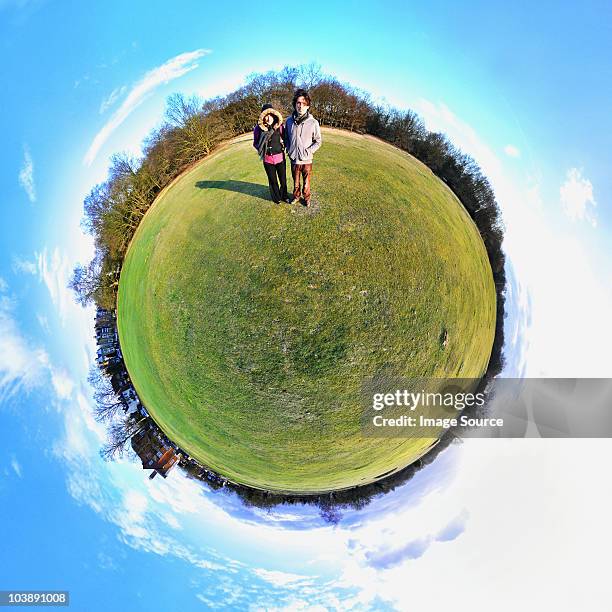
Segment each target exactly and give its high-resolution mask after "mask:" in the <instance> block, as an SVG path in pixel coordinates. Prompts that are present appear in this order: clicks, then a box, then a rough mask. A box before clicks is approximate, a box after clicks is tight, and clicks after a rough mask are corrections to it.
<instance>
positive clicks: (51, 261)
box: [14, 247, 74, 325]
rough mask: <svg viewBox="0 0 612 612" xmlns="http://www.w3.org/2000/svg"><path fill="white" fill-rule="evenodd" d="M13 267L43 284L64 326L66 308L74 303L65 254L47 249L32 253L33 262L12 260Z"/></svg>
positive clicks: (68, 266) (69, 271)
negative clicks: (36, 276)
mask: <svg viewBox="0 0 612 612" xmlns="http://www.w3.org/2000/svg"><path fill="white" fill-rule="evenodd" d="M14 266H15V268H16V269H17V270H20V271H22V272H25V273H28V274H33V275H36V274H38V278H39V280H40V281H41V282H43V283H44V284H45V285H46V287H47V289H48V291H49V295H50V297H51V301H52V302H53V305H54V306H55V307H56V309H57V311H58V314H59V317H60V320H61V322H62V325H65V323H66V318H67V314H68V307H69V305H70V304H73V303H74V300H73V298H72V295H71V293H70V291H71V290H70V289H69V288H68V281H69V280H70V276H71V274H72V265H71V263H70V260H69V259H68V257H67V255H66V253H63V252H60V250H59V248H58V247H55V249H53V252H52V253H49V252H48V250H47V247H44V248H43V250H42V251H41V252H40V253H39V252H36V253H34V261H27V260H23V259H19V258H15V259H14Z"/></svg>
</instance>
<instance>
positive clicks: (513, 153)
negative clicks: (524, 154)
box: [504, 144, 521, 157]
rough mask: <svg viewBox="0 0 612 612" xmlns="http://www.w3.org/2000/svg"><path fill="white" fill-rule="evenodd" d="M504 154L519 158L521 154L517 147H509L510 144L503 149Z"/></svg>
mask: <svg viewBox="0 0 612 612" xmlns="http://www.w3.org/2000/svg"><path fill="white" fill-rule="evenodd" d="M504 153H505V154H506V155H508V156H509V157H520V156H521V152H520V150H519V149H518V147H515V146H514V145H511V144H507V145H506V146H505V147H504Z"/></svg>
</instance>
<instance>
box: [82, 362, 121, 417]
mask: <svg viewBox="0 0 612 612" xmlns="http://www.w3.org/2000/svg"><path fill="white" fill-rule="evenodd" d="M87 380H88V381H89V383H90V384H91V385H92V387H93V388H94V396H93V399H94V404H95V405H94V418H95V419H96V421H98V422H100V423H101V422H109V421H113V420H115V419H116V418H117V417H118V416H120V415H121V414H122V413H123V412H124V411H125V408H126V404H125V403H124V401H123V399H122V398H121V397H120V396H119V395H117V393H116V392H115V390H114V389H113V385H112V383H111V381H110V379H109V378H108V377H107V376H105V375H104V374H103V373H102V371H101V370H100V368H99V367H98V366H97V365H96V364H94V365H93V366H92V367H91V369H90V371H89V377H88V379H87Z"/></svg>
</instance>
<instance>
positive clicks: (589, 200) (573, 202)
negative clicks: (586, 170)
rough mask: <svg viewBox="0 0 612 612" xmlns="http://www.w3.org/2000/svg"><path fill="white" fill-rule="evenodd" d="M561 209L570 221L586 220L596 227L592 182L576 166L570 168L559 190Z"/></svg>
mask: <svg viewBox="0 0 612 612" xmlns="http://www.w3.org/2000/svg"><path fill="white" fill-rule="evenodd" d="M559 193H560V195H561V204H562V206H563V211H564V212H565V214H566V215H567V216H568V218H569V219H571V220H572V221H588V222H589V223H590V224H591V225H592V226H593V227H597V219H596V217H595V214H594V212H593V208H595V206H597V202H595V198H594V197H593V184H592V183H591V181H589V179H587V178H585V177H583V176H582V172H581V171H580V170H579V169H578V168H570V169H569V170H568V171H567V176H566V179H565V182H564V183H563V185H561V188H560V190H559Z"/></svg>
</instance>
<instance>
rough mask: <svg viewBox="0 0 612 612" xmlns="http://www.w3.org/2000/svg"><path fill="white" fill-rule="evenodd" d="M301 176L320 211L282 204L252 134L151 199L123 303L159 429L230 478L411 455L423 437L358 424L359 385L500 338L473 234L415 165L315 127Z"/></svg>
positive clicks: (462, 367)
mask: <svg viewBox="0 0 612 612" xmlns="http://www.w3.org/2000/svg"><path fill="white" fill-rule="evenodd" d="M288 179H289V183H291V179H290V171H288ZM312 180H313V193H314V198H316V202H317V205H318V209H315V210H314V211H306V210H305V209H303V208H302V207H300V206H296V205H294V206H290V205H288V204H281V205H276V204H274V203H272V202H271V201H270V200H269V194H268V187H267V184H266V179H265V174H264V172H263V167H262V164H261V162H260V160H259V158H258V157H257V154H256V152H255V150H254V149H253V147H252V146H251V140H250V138H247V137H242V138H239V139H236V140H234V141H232V142H231V143H229V144H227V145H225V146H224V147H223V148H222V149H220V150H219V151H218V152H216V153H214V154H213V155H212V156H211V157H209V158H207V159H205V160H204V161H202V162H201V163H199V164H197V165H196V166H195V167H194V168H192V169H191V170H190V171H188V172H186V173H185V174H183V175H182V176H181V177H179V178H178V179H177V180H176V181H175V182H174V183H173V184H172V185H171V186H170V187H169V188H168V189H166V190H164V192H163V193H162V194H161V195H160V197H158V198H157V200H156V201H155V203H154V204H153V206H152V207H151V209H150V210H149V211H148V213H147V214H146V216H145V218H144V219H143V221H142V223H141V224H140V227H139V228H138V230H137V232H136V234H135V236H134V239H133V240H132V243H131V245H130V248H129V250H128V253H127V256H126V258H125V262H124V266H123V270H122V273H121V279H120V286H119V296H118V323H119V335H120V341H121V347H122V351H123V354H124V358H125V362H126V366H127V368H128V371H129V373H130V376H131V378H132V381H133V383H134V385H135V387H136V390H137V392H138V394H139V395H140V398H141V400H142V401H143V403H144V405H145V406H146V408H147V410H148V411H149V412H150V414H151V415H152V416H153V418H154V419H155V421H156V422H157V423H158V424H159V426H160V427H161V428H162V430H163V431H164V432H165V433H166V435H168V437H169V438H170V439H172V440H173V441H174V442H176V443H177V444H178V445H180V446H181V447H182V448H183V449H184V450H185V451H187V452H188V453H189V454H191V455H192V456H193V457H195V458H196V459H198V460H199V461H201V462H202V463H203V464H205V465H206V466H209V467H210V468H212V469H214V470H215V471H217V472H218V473H219V474H221V475H223V476H226V477H228V478H229V479H231V480H233V481H235V482H238V483H242V484H246V485H250V486H254V487H259V488H263V489H268V490H274V491H284V492H294V493H296V492H320V491H329V490H334V489H340V488H345V487H350V486H354V485H359V484H366V483H369V482H372V481H373V480H376V478H378V477H380V476H381V475H382V474H385V473H389V472H392V471H395V470H397V469H400V468H402V467H404V466H406V465H408V464H410V463H412V462H413V461H414V460H416V459H417V458H418V457H420V456H421V455H422V454H423V452H425V450H426V449H427V448H428V447H429V446H430V445H431V442H432V440H431V439H429V440H428V439H398V438H385V439H381V438H369V437H364V436H363V435H362V431H361V426H360V418H361V415H362V411H363V410H362V404H361V401H360V391H361V385H362V382H363V380H364V379H365V378H366V377H368V376H371V375H373V374H375V373H376V372H378V371H381V370H386V371H393V372H394V373H396V374H398V375H401V376H407V377H417V376H423V377H463V378H479V377H481V376H482V375H483V374H484V372H485V370H486V368H487V364H488V361H489V357H490V354H491V347H492V344H493V337H494V333H495V299H496V298H495V287H494V284H493V278H492V274H491V269H490V266H489V262H488V258H487V254H486V251H485V248H484V245H483V242H482V240H481V237H480V235H479V233H478V230H477V228H476V226H475V225H474V223H473V222H472V220H471V219H470V217H469V215H468V214H467V212H466V211H465V209H464V208H463V206H462V205H461V203H460V202H459V201H458V200H457V198H456V197H455V196H454V194H453V193H452V192H451V191H450V190H449V189H448V187H447V186H446V185H445V184H444V183H443V182H441V181H440V180H439V179H438V178H436V177H435V176H434V175H433V174H432V173H431V171H430V170H429V169H428V168H427V167H426V166H424V165H423V164H422V163H420V162H419V161H417V160H416V159H415V158H413V157H411V156H410V155H408V154H406V153H404V152H402V151H400V150H398V149H397V148H395V147H392V146H390V145H388V144H386V143H383V142H381V141H378V140H376V139H374V138H370V137H366V136H357V135H354V134H350V133H347V132H343V131H338V130H326V129H324V130H323V146H322V147H321V149H320V150H319V152H318V153H317V154H316V156H315V162H314V172H313V178H312ZM442 334H444V338H445V340H446V342H442V341H441V335H442Z"/></svg>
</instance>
